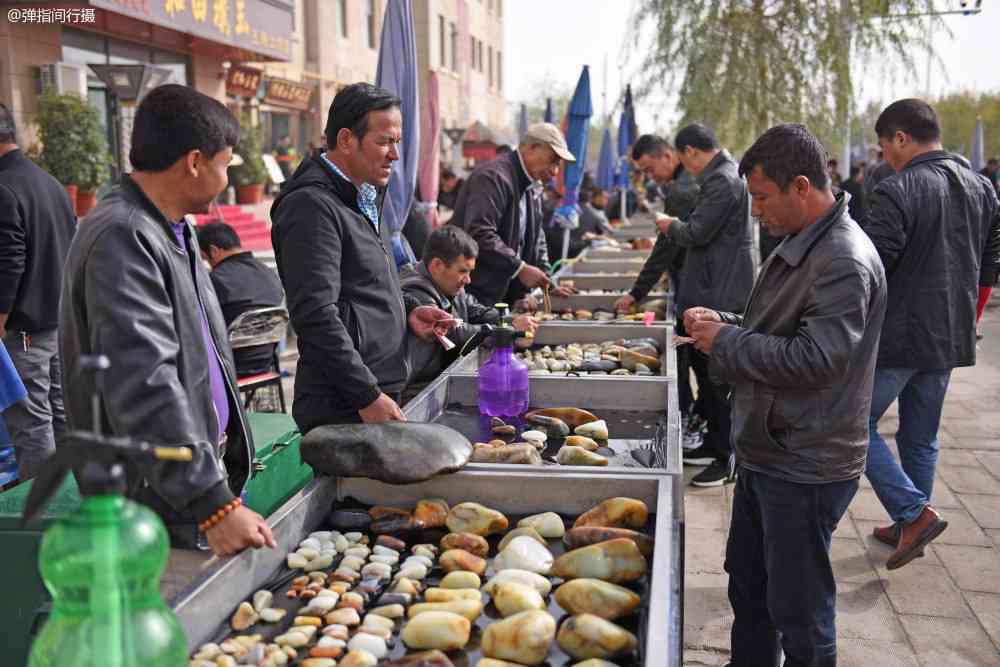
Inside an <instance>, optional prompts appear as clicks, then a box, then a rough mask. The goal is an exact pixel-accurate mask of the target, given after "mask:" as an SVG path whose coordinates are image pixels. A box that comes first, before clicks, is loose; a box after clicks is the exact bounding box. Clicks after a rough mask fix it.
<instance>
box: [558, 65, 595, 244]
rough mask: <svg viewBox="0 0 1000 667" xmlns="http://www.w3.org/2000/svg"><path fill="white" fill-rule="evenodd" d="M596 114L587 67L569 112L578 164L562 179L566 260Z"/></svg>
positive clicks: (570, 142) (561, 216) (577, 219)
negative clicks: (592, 103) (588, 140)
mask: <svg viewBox="0 0 1000 667" xmlns="http://www.w3.org/2000/svg"><path fill="white" fill-rule="evenodd" d="M593 114H594V107H593V105H591V103H590V69H589V68H588V67H587V66H586V65H584V66H583V72H581V73H580V79H579V81H577V82H576V90H575V91H574V92H573V98H572V99H571V100H570V101H569V109H568V110H567V112H566V116H567V123H566V144H567V145H568V146H569V152H570V153H572V154H573V156H574V157H575V158H576V162H571V163H569V164H567V165H566V169H565V172H564V173H565V177H564V179H563V183H564V184H565V187H566V190H565V192H564V194H563V200H562V205H561V206H560V207H559V209H558V210H557V211H556V215H555V219H556V224H558V225H559V226H561V227H562V228H563V248H562V257H566V256H567V254H568V251H569V230H570V229H575V228H576V227H577V226H579V224H580V208H579V206H577V201H578V199H579V196H580V183H581V182H583V170H584V169H585V168H586V166H587V138H588V135H589V131H590V117H591V116H592V115H593Z"/></svg>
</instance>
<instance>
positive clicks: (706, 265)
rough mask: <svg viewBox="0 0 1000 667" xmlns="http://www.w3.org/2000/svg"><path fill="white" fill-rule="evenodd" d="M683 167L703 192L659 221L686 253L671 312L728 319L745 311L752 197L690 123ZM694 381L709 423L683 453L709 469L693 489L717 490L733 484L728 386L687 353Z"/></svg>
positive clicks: (684, 134) (708, 135)
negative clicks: (683, 210) (707, 311)
mask: <svg viewBox="0 0 1000 667" xmlns="http://www.w3.org/2000/svg"><path fill="white" fill-rule="evenodd" d="M674 145H675V147H676V149H677V153H678V156H679V158H680V161H681V164H682V165H684V169H685V170H687V171H689V172H690V173H692V174H693V175H694V176H695V177H696V178H697V180H698V186H699V187H700V189H701V192H700V195H699V198H698V203H697V205H695V207H694V210H693V211H691V214H690V215H689V216H688V217H687V218H685V219H683V220H681V219H678V218H675V217H671V216H669V215H661V216H659V217H658V219H657V226H658V227H659V228H660V232H662V234H663V235H664V236H665V237H666V238H667V240H669V241H670V242H672V243H674V244H675V245H678V246H680V247H682V248H685V249H686V253H685V258H684V268H683V269H681V276H680V285H679V286H678V290H677V309H678V311H680V312H683V311H684V310H685V309H687V308H691V307H693V306H706V307H709V308H715V309H718V310H725V311H730V312H734V313H739V312H742V311H743V308H744V306H745V305H746V302H747V297H748V296H749V294H750V287H751V286H752V285H753V276H754V260H753V235H752V228H751V226H750V198H749V196H748V195H747V186H746V182H745V181H744V180H743V178H742V177H741V176H740V174H739V173H738V171H739V170H738V168H737V165H736V162H735V161H733V158H732V157H730V155H729V153H728V152H727V151H725V150H723V149H722V148H721V147H720V146H719V141H718V140H717V139H716V138H715V133H714V132H712V130H711V129H709V128H707V127H705V126H704V125H700V124H694V125H688V126H687V127H685V128H683V129H682V130H681V131H680V132H678V133H677V138H676V139H675V141H674ZM691 368H692V370H694V373H695V377H697V378H698V398H699V400H700V401H701V407H702V410H703V413H704V416H705V420H706V421H707V422H708V431H707V433H705V438H704V441H703V444H702V445H701V446H700V447H698V448H697V449H692V450H689V451H686V452H684V463H685V464H686V465H708V467H707V468H706V469H705V470H702V471H701V472H700V473H698V474H697V475H695V476H694V477H693V478H692V479H691V483H692V484H694V485H695V486H718V485H721V484H725V483H727V482H731V481H733V475H732V467H731V465H730V455H731V454H732V446H731V445H730V442H729V431H730V426H731V422H730V413H729V387H728V386H727V385H725V384H717V383H715V382H713V381H712V379H711V378H710V377H709V375H708V359H707V358H706V357H705V356H704V355H701V354H698V353H693V354H692V355H691Z"/></svg>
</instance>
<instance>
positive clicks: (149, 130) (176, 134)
mask: <svg viewBox="0 0 1000 667" xmlns="http://www.w3.org/2000/svg"><path fill="white" fill-rule="evenodd" d="M239 140H240V123H239V121H238V120H236V116H234V115H233V113H232V112H231V111H230V110H229V109H227V108H226V107H225V105H223V104H222V103H221V102H219V101H218V100H216V99H213V98H211V97H209V96H208V95H205V94H204V93H199V92H198V91H197V90H195V89H194V88H188V87H187V86H181V85H178V84H175V83H169V84H166V85H163V86H157V87H156V88H154V89H153V90H151V91H150V92H149V94H147V95H146V97H145V98H143V100H142V102H141V103H140V104H139V108H138V110H137V111H136V112H135V121H134V122H133V124H132V148H131V150H129V154H128V159H129V161H130V162H131V163H132V167H133V168H134V169H135V170H137V171H152V172H158V171H164V170H166V169H169V168H170V166H171V165H173V164H174V163H175V162H177V161H178V160H179V159H181V158H182V157H184V156H185V155H187V154H188V153H190V152H191V151H193V150H200V151H201V152H202V153H204V154H205V155H206V156H207V157H209V158H213V157H215V156H216V155H218V154H219V151H221V150H225V149H226V148H227V147H233V146H235V145H236V143H237V142H238V141H239Z"/></svg>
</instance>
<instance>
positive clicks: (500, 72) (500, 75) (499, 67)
mask: <svg viewBox="0 0 1000 667" xmlns="http://www.w3.org/2000/svg"><path fill="white" fill-rule="evenodd" d="M497 90H498V91H500V92H501V93H502V92H503V54H502V53H501V52H500V51H499V50H497Z"/></svg>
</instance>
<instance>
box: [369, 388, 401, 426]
mask: <svg viewBox="0 0 1000 667" xmlns="http://www.w3.org/2000/svg"><path fill="white" fill-rule="evenodd" d="M358 414H359V415H361V421H363V422H364V423H366V424H377V423H379V422H405V421H406V415H404V414H403V411H402V410H400V409H399V406H398V405H396V401H394V400H392V399H391V398H389V397H388V396H387V395H386V394H384V393H380V394H379V395H378V398H376V399H375V400H374V401H372V402H371V403H369V404H368V405H367V406H366V407H363V408H361V409H360V410H358Z"/></svg>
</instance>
